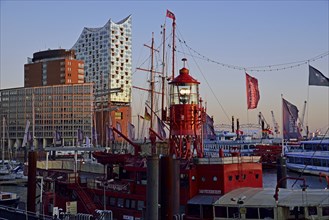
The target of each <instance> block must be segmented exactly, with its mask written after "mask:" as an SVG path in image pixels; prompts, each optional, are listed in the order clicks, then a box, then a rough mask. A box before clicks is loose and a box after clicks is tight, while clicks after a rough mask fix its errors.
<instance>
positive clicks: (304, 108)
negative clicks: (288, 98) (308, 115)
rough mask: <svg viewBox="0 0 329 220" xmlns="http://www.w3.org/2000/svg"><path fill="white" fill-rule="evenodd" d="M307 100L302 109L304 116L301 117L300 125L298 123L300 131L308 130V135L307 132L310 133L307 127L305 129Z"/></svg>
mask: <svg viewBox="0 0 329 220" xmlns="http://www.w3.org/2000/svg"><path fill="white" fill-rule="evenodd" d="M306 103H307V102H306V101H304V107H303V111H302V116H301V117H300V118H299V125H298V127H299V130H300V132H302V131H303V130H306V135H308V134H307V133H308V131H307V130H308V129H307V128H306V129H305V126H304V118H305V111H306Z"/></svg>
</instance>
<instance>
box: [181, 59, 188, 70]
mask: <svg viewBox="0 0 329 220" xmlns="http://www.w3.org/2000/svg"><path fill="white" fill-rule="evenodd" d="M182 61H183V65H184V68H185V64H186V62H187V59H186V58H183V59H182Z"/></svg>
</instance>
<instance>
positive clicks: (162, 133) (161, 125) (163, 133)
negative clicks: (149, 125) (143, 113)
mask: <svg viewBox="0 0 329 220" xmlns="http://www.w3.org/2000/svg"><path fill="white" fill-rule="evenodd" d="M164 127H165V125H164V123H163V121H161V119H160V118H159V117H158V134H159V135H160V137H161V138H162V139H165V138H166V137H167V134H166V131H165V129H164Z"/></svg>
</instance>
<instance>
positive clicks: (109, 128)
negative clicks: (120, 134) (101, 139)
mask: <svg viewBox="0 0 329 220" xmlns="http://www.w3.org/2000/svg"><path fill="white" fill-rule="evenodd" d="M107 135H108V136H107V137H108V139H109V140H110V141H114V133H113V129H112V128H111V127H110V126H107Z"/></svg>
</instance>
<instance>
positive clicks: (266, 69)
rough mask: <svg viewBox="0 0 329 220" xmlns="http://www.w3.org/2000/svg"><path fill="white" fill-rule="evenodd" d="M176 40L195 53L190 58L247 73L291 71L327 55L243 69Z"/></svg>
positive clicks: (325, 53)
mask: <svg viewBox="0 0 329 220" xmlns="http://www.w3.org/2000/svg"><path fill="white" fill-rule="evenodd" d="M177 39H178V42H180V43H182V44H184V45H185V46H186V47H187V49H188V50H189V51H192V52H193V53H195V54H196V55H197V56H193V55H192V54H190V56H193V57H195V58H199V59H202V60H205V61H207V62H211V63H215V64H217V65H221V66H223V67H226V68H229V69H236V70H242V71H249V72H271V71H281V70H286V69H293V68H296V67H299V66H302V65H308V64H309V63H310V62H313V61H316V60H319V59H322V58H324V57H327V56H328V55H329V51H327V52H324V53H321V54H319V55H317V56H314V57H312V58H309V59H306V60H300V61H295V62H287V63H281V64H272V65H264V66H253V67H243V66H238V65H233V64H227V63H223V62H219V61H216V60H213V59H211V58H209V57H207V56H204V55H202V54H201V53H199V52H198V51H196V50H194V49H193V48H192V47H190V46H189V45H188V44H187V43H186V41H185V40H181V39H180V38H178V37H177ZM169 47H170V46H169ZM176 51H177V52H179V53H182V54H184V55H186V53H185V52H184V51H180V50H178V49H176Z"/></svg>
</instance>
